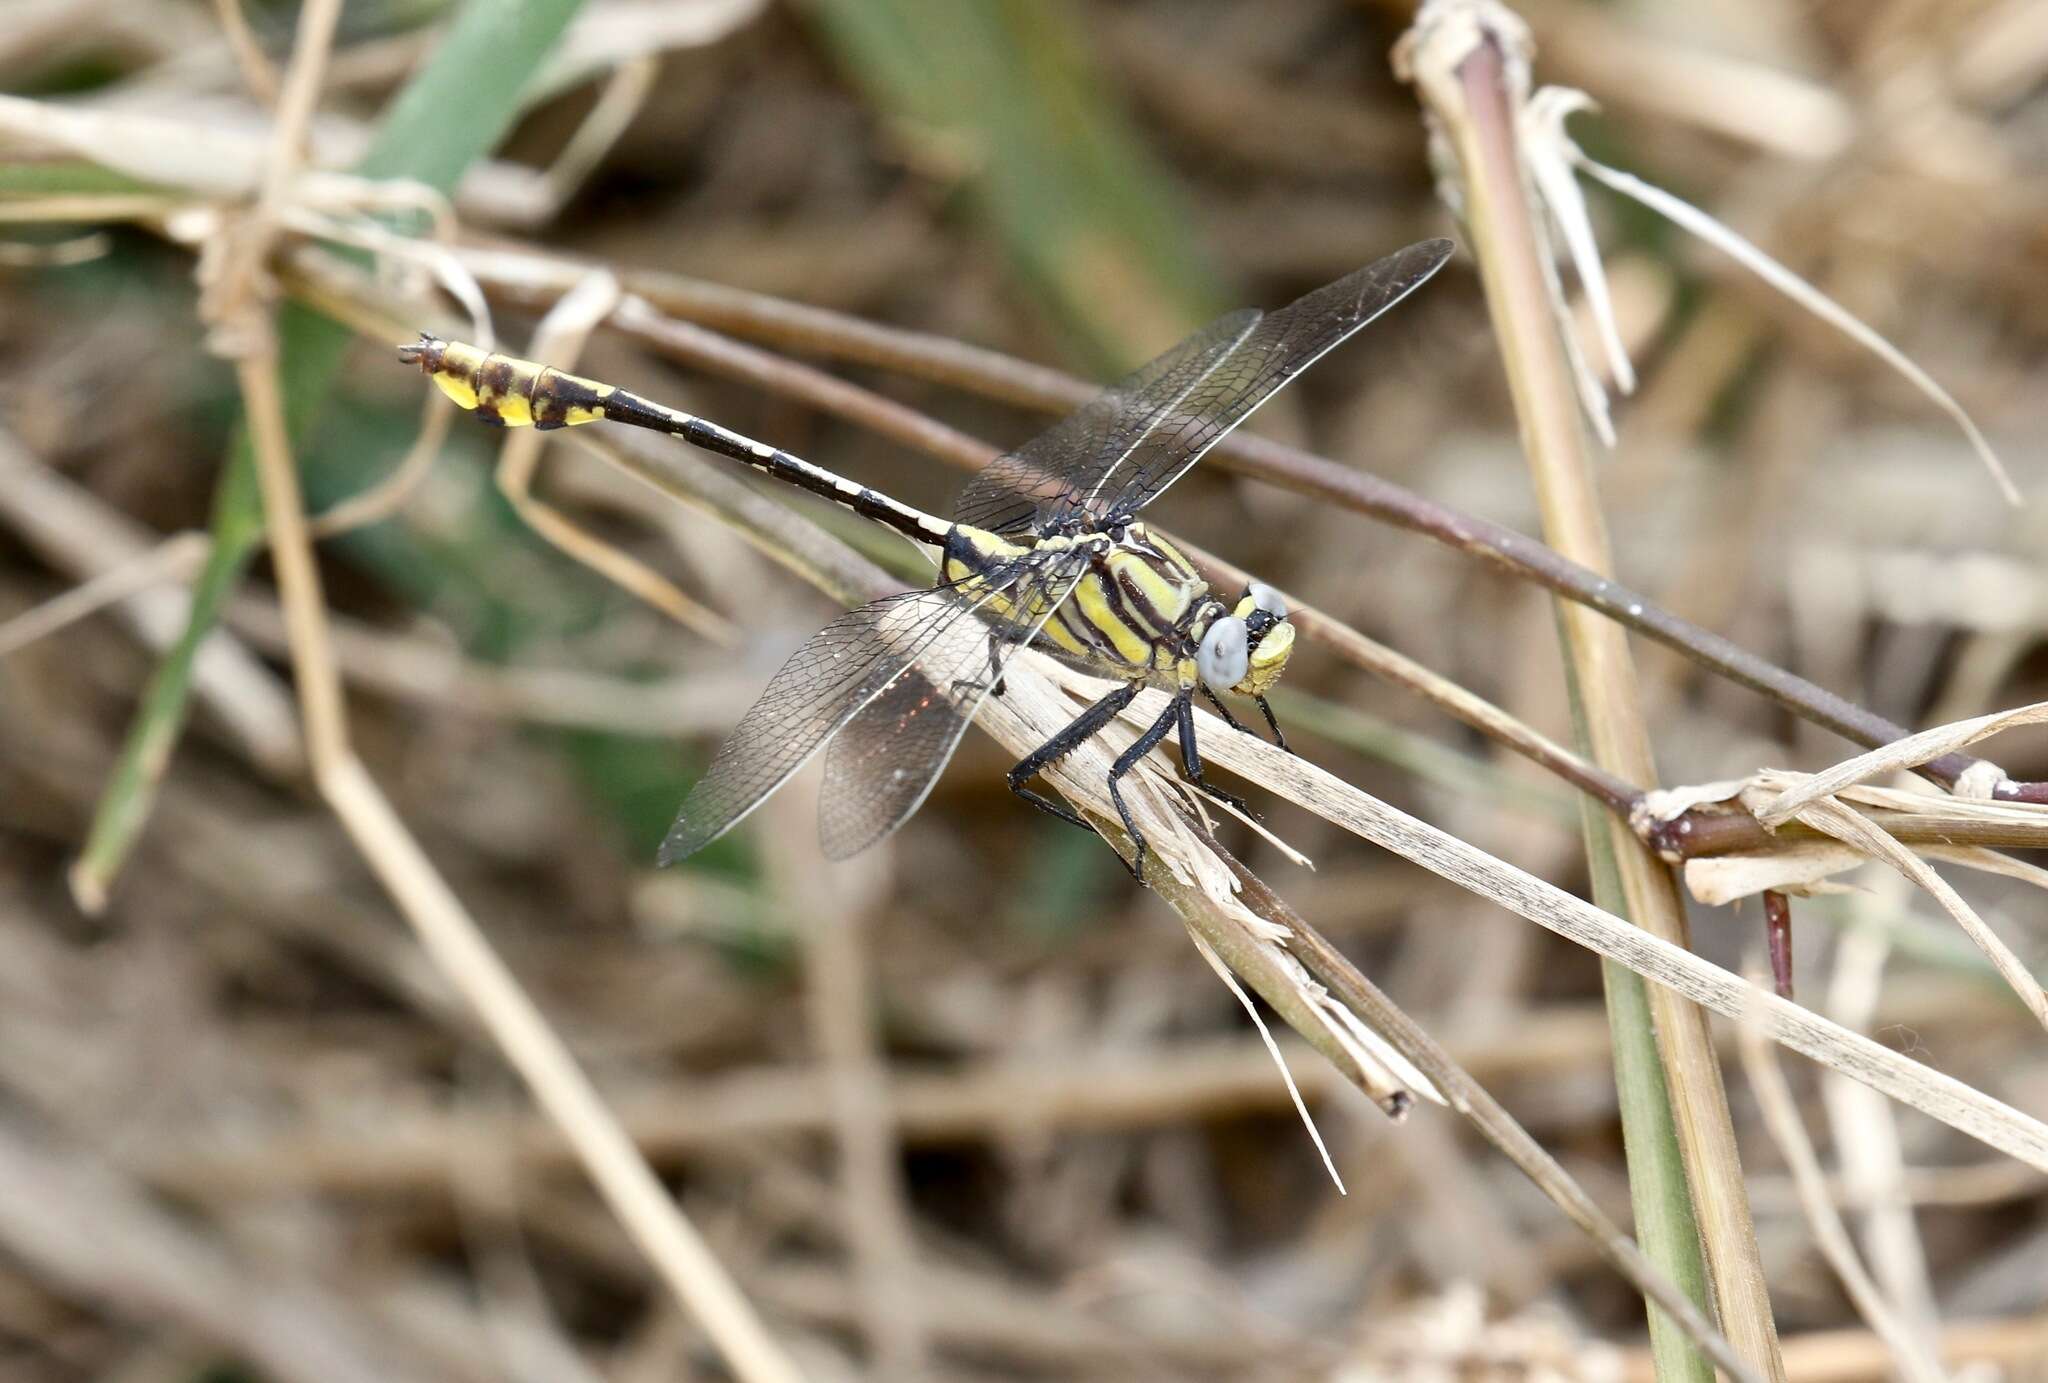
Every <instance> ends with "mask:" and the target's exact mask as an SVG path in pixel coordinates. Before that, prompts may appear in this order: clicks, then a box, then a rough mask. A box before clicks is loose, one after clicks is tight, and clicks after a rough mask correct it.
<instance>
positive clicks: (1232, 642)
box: [1195, 615, 1251, 687]
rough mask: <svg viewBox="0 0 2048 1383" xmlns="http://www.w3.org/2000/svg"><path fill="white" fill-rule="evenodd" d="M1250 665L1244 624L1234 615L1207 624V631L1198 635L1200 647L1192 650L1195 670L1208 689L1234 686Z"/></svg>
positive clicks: (1242, 677)
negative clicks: (1200, 637) (1210, 687)
mask: <svg viewBox="0 0 2048 1383" xmlns="http://www.w3.org/2000/svg"><path fill="white" fill-rule="evenodd" d="M1250 665H1251V652H1250V647H1249V640H1248V639H1247V638H1246V635H1245V628H1244V621H1243V620H1241V619H1239V618H1238V617H1237V616H1235V615H1225V616H1224V617H1223V618H1221V619H1219V620H1217V621H1216V622H1215V623H1214V624H1212V625H1210V626H1209V632H1208V633H1206V634H1204V635H1202V646H1201V647H1200V648H1199V649H1197V650H1196V651H1195V670H1196V671H1198V672H1200V673H1201V674H1202V680H1203V681H1204V682H1207V683H1208V684H1209V685H1210V686H1212V687H1234V686H1236V685H1237V684H1238V683H1239V682H1242V681H1243V680H1244V674H1245V670H1246V669H1247V668H1248V667H1249V666H1250Z"/></svg>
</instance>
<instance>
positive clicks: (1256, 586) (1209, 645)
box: [1195, 581, 1294, 696]
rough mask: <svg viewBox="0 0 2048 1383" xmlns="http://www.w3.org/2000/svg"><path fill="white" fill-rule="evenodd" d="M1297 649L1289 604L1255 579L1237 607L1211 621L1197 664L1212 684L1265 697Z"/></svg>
mask: <svg viewBox="0 0 2048 1383" xmlns="http://www.w3.org/2000/svg"><path fill="white" fill-rule="evenodd" d="M1293 651H1294V626H1293V625H1291V624H1289V623H1288V622H1287V602H1286V601H1285V600H1284V599H1282V598H1281V595H1280V593H1279V592H1278V591H1276V590H1274V589H1273V588H1272V587H1271V586H1267V585H1264V584H1262V583H1260V582H1257V581H1254V582H1252V584H1251V585H1250V586H1249V587H1248V588H1246V590H1245V593H1244V598H1243V599H1242V600H1240V601H1238V602H1237V608H1236V609H1234V610H1232V611H1231V612H1230V613H1229V614H1227V615H1218V616H1217V618H1216V619H1214V620H1212V621H1210V624H1209V627H1208V628H1207V629H1206V630H1204V631H1203V634H1202V642H1201V646H1200V648H1199V649H1198V650H1197V652H1196V657H1195V665H1196V667H1197V668H1198V669H1199V670H1200V672H1201V674H1202V680H1203V681H1204V682H1206V683H1208V684H1209V685H1210V686H1211V687H1217V688H1227V689H1228V690H1230V691H1234V692H1237V693H1239V694H1240V695H1243V696H1264V695H1265V694H1266V693H1267V692H1268V691H1269V690H1271V688H1272V686H1273V684H1274V683H1275V682H1277V681H1279V680H1280V674H1281V672H1282V671H1284V670H1285V669H1286V667H1287V658H1288V655H1289V654H1291V653H1292V652H1293Z"/></svg>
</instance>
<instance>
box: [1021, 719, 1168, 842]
mask: <svg viewBox="0 0 2048 1383" xmlns="http://www.w3.org/2000/svg"><path fill="white" fill-rule="evenodd" d="M1137 695H1138V688H1137V686H1136V684H1134V683H1127V684H1126V685H1124V686H1121V687H1118V688H1117V689H1116V690H1115V691H1113V692H1111V693H1110V694H1109V695H1107V696H1105V697H1103V698H1102V699H1101V700H1100V701H1098V702H1096V703H1095V704H1094V705H1093V706H1090V707H1089V708H1088V709H1087V710H1085V711H1083V712H1081V714H1080V715H1078V716H1076V717H1074V719H1073V721H1072V723H1071V724H1069V725H1068V726H1067V728H1066V729H1064V730H1062V731H1060V732H1059V733H1058V734H1057V735H1054V736H1053V737H1052V738H1051V739H1049V740H1047V741H1046V742H1045V743H1044V744H1041V745H1039V746H1038V748H1036V749H1034V750H1032V751H1031V752H1030V753H1029V754H1026V755H1025V756H1024V757H1023V758H1021V759H1019V760H1018V761H1017V764H1016V766H1015V767H1014V768H1012V769H1011V770H1010V791H1011V792H1014V793H1016V794H1017V795H1018V796H1019V797H1021V798H1023V799H1024V800H1025V801H1026V802H1029V803H1030V804H1031V805H1032V806H1034V807H1036V808H1038V809H1039V810H1040V811H1042V812H1051V813H1052V814H1053V815H1054V816H1056V817H1058V818H1059V819H1060V820H1062V821H1071V822H1073V823H1074V824H1075V825H1076V826H1079V827H1080V828H1081V829H1082V830H1084V831H1085V830H1093V829H1094V828H1093V827H1091V826H1090V825H1089V824H1088V823H1087V822H1086V821H1083V820H1082V819H1081V814H1080V813H1079V812H1077V811H1075V810H1074V809H1073V808H1072V807H1069V806H1067V805H1066V804H1065V803H1063V802H1055V801H1053V800H1052V799H1051V798H1050V797H1047V796H1045V794H1043V793H1039V792H1033V791H1032V790H1031V789H1030V788H1027V787H1025V786H1024V785H1025V784H1026V783H1028V782H1030V781H1031V780H1032V779H1033V778H1036V777H1037V776H1038V775H1039V774H1040V773H1043V772H1044V771H1045V770H1046V769H1048V768H1050V767H1052V766H1053V765H1054V764H1056V763H1058V762H1059V761H1060V760H1061V759H1063V758H1065V757H1066V756H1067V755H1069V754H1071V753H1073V752H1074V750H1076V749H1078V748H1079V747H1080V746H1081V745H1083V744H1085V743H1086V742H1087V741H1088V740H1090V739H1092V738H1094V737H1095V736H1096V735H1097V734H1099V733H1100V732H1101V730H1102V727H1103V726H1105V725H1107V724H1109V722H1111V721H1112V720H1115V719H1116V717H1117V713H1118V712H1120V711H1122V710H1123V708H1124V707H1126V706H1128V705H1130V704H1131V702H1132V701H1133V700H1134V699H1136V697H1137Z"/></svg>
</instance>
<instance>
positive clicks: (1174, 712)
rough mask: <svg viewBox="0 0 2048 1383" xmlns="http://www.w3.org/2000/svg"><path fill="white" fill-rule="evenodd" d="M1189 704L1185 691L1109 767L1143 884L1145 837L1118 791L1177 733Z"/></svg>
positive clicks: (1118, 810)
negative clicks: (1144, 760)
mask: <svg viewBox="0 0 2048 1383" xmlns="http://www.w3.org/2000/svg"><path fill="white" fill-rule="evenodd" d="M1133 690H1135V688H1134V689H1133ZM1186 705H1187V700H1186V694H1185V693H1183V694H1182V695H1181V696H1178V697H1175V698H1174V700H1173V702H1172V704H1170V705H1169V706H1167V708H1166V710H1165V711H1164V712H1162V713H1161V714H1160V717H1159V719H1157V720H1155V721H1153V722H1152V724H1151V725H1149V726H1147V727H1146V730H1145V733H1144V734H1142V735H1140V736H1138V737H1137V738H1136V739H1134V740H1132V741H1131V747H1130V748H1129V749H1126V750H1125V751H1124V752H1123V753H1121V754H1119V755H1117V758H1116V763H1115V764H1114V765H1113V766H1112V767H1111V768H1110V770H1109V800H1110V801H1111V802H1114V803H1115V804H1116V814H1117V815H1118V816H1120V817H1122V818H1123V822H1124V830H1125V831H1126V832H1128V833H1129V835H1130V837H1131V845H1132V847H1133V848H1132V851H1131V873H1133V874H1135V875H1136V876H1137V878H1138V882H1139V883H1141V884H1142V883H1144V882H1145V849H1146V847H1145V836H1144V834H1143V833H1142V832H1141V831H1139V830H1138V823H1137V822H1135V821H1133V820H1131V809H1130V808H1129V807H1127V806H1125V805H1124V795H1123V793H1122V792H1120V791H1118V790H1117V780H1118V779H1120V778H1122V777H1123V776H1124V775H1125V774H1126V773H1129V772H1130V771H1131V770H1132V769H1134V768H1136V767H1137V766H1138V761H1139V760H1140V759H1142V758H1144V757H1145V756H1146V755H1147V754H1150V753H1151V752H1152V751H1153V750H1154V749H1156V748H1158V746H1159V741H1161V740H1163V739H1165V738H1166V737H1167V736H1168V735H1169V734H1171V733H1173V727H1174V724H1175V722H1176V721H1177V720H1178V719H1179V718H1180V715H1181V709H1182V707H1184V706H1186Z"/></svg>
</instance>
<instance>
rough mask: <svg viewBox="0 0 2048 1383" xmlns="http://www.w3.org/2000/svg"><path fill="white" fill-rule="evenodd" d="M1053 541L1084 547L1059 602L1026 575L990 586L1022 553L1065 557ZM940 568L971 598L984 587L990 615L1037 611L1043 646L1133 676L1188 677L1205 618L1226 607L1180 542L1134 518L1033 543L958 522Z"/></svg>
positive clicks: (1103, 670) (1029, 616) (1053, 561)
mask: <svg viewBox="0 0 2048 1383" xmlns="http://www.w3.org/2000/svg"><path fill="white" fill-rule="evenodd" d="M1051 550H1066V551H1072V552H1076V553H1085V554H1086V560H1087V567H1086V570H1085V571H1084V572H1083V573H1082V575H1081V577H1080V580H1079V581H1078V582H1076V583H1075V585H1074V588H1073V590H1072V591H1071V592H1070V593H1068V594H1067V596H1066V598H1065V599H1063V600H1061V601H1060V602H1059V605H1058V607H1057V608H1055V609H1053V610H1052V611H1050V612H1048V611H1047V610H1046V609H1045V608H1044V605H1045V603H1046V601H1047V600H1049V599H1050V598H1051V597H1052V596H1054V595H1056V594H1057V592H1051V591H1047V590H1045V589H1044V588H1043V587H1042V586H1041V585H1039V584H1037V583H1034V582H1031V581H1029V579H1028V578H1027V580H1026V582H1025V583H1023V585H1022V587H1021V589H1011V590H1007V591H997V592H995V593H994V594H990V593H989V583H990V579H991V577H992V575H994V574H999V573H1002V572H1004V571H1006V570H1008V569H1010V568H1011V567H1012V566H1013V565H1014V564H1016V563H1018V562H1020V561H1021V562H1028V563H1031V564H1032V565H1040V564H1043V565H1044V567H1045V568H1046V569H1050V570H1057V569H1060V568H1062V567H1066V566H1067V562H1066V561H1064V560H1062V559H1061V558H1059V557H1057V556H1054V555H1052V551H1051ZM942 575H943V576H944V578H945V579H946V580H948V581H951V582H953V583H955V584H956V585H957V586H958V587H959V588H960V593H961V594H962V595H963V596H964V597H966V598H968V599H970V600H977V599H980V598H981V597H983V596H987V597H988V604H987V605H986V606H984V609H985V610H986V611H987V613H988V614H989V615H991V616H992V617H994V618H998V619H1003V618H1009V617H1011V616H1015V617H1017V618H1018V619H1020V620H1022V621H1024V622H1026V623H1035V622H1036V621H1037V620H1038V619H1040V618H1043V619H1044V620H1045V623H1044V626H1043V628H1042V629H1041V630H1040V632H1039V636H1038V639H1039V642H1040V643H1041V644H1042V645H1043V646H1044V647H1045V648H1046V649H1047V650H1048V651H1050V652H1055V653H1058V654H1062V655H1064V656H1065V657H1066V659H1067V660H1068V661H1070V662H1073V663H1076V664H1078V665H1080V666H1082V667H1084V668H1085V669H1087V670H1089V671H1092V672H1096V673H1099V674H1100V675H1102V676H1104V677H1117V678H1123V679H1127V680H1133V681H1136V680H1145V681H1151V680H1154V679H1161V680H1168V681H1173V682H1177V683H1181V682H1184V683H1186V684H1188V685H1193V682H1194V676H1195V674H1194V650H1195V647H1196V646H1197V645H1198V644H1199V643H1200V641H1201V635H1202V627H1203V626H1206V624H1207V623H1208V620H1209V619H1210V618H1213V617H1214V615H1216V614H1221V613H1226V611H1225V610H1224V607H1223V605H1222V604H1221V602H1219V601H1217V600H1215V599H1214V598H1213V597H1211V596H1210V595H1209V584H1208V582H1206V581H1204V580H1203V579H1202V577H1201V575H1200V574H1199V573H1197V572H1196V571H1195V569H1194V566H1193V565H1192V564H1191V563H1189V561H1188V559H1187V558H1186V557H1185V556H1183V555H1182V554H1181V552H1180V550H1179V549H1178V548H1176V547H1174V546H1173V544H1171V543H1169V542H1167V541H1166V539H1164V538H1162V537H1160V536H1159V535H1158V534H1156V533H1153V532H1151V531H1150V530H1148V529H1147V528H1145V526H1144V525H1143V524H1131V525H1129V526H1127V527H1125V528H1124V529H1122V530H1121V532H1120V533H1119V534H1118V535H1117V536H1111V535H1110V534H1108V533H1083V534H1078V535H1074V536H1059V537H1052V538H1042V539H1039V540H1038V541H1037V542H1035V543H1033V544H1030V545H1024V544H1019V543H1014V542H1011V541H1010V540H1008V539H1006V538H1002V537H999V536H997V535H996V534H994V533H989V532H986V531H984V530H982V529H979V528H970V527H967V526H966V525H964V524H963V525H960V526H957V527H955V528H954V530H953V532H952V534H951V536H950V537H949V538H948V540H947V543H946V547H945V559H944V565H943V568H942ZM1020 606H1022V607H1023V608H1020ZM1210 607H1214V608H1213V610H1212V609H1211V608H1210Z"/></svg>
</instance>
